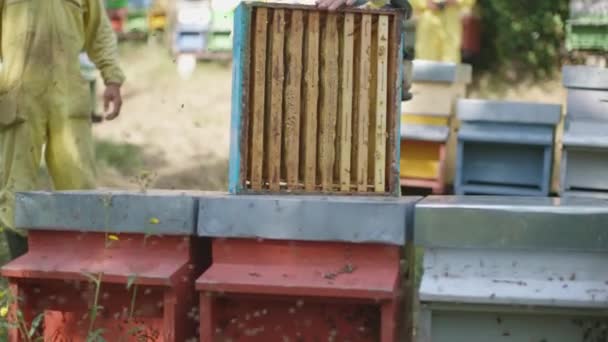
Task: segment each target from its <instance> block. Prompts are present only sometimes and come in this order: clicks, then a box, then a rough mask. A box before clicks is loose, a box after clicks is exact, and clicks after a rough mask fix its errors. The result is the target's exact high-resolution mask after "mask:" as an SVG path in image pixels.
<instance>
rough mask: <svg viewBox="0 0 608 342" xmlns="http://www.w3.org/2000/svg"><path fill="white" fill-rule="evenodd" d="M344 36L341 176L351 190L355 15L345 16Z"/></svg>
mask: <svg viewBox="0 0 608 342" xmlns="http://www.w3.org/2000/svg"><path fill="white" fill-rule="evenodd" d="M341 36H342V46H341V47H342V48H341V51H342V58H341V60H340V63H341V66H340V67H341V73H340V76H341V80H340V96H339V99H340V102H339V106H340V110H339V117H340V119H339V120H340V124H339V131H338V132H339V135H340V137H339V139H338V141H339V156H338V158H339V172H338V174H339V178H340V190H341V191H350V184H351V141H352V129H353V128H352V117H353V115H352V114H353V76H354V62H355V60H354V48H355V38H354V36H355V15H354V14H352V13H347V14H346V15H345V16H344V26H343V30H342V32H341Z"/></svg>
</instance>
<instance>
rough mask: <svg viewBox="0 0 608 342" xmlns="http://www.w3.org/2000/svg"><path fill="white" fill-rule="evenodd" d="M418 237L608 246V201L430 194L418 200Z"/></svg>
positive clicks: (440, 243)
mask: <svg viewBox="0 0 608 342" xmlns="http://www.w3.org/2000/svg"><path fill="white" fill-rule="evenodd" d="M414 241H415V242H416V244H418V245H421V246H426V247H457V248H488V249H503V248H505V249H506V248H508V249H547V250H584V251H608V201H606V200H601V199H587V198H561V199H560V198H544V197H543V198H540V197H538V198H533V197H486V196H480V197H459V196H453V197H451V196H446V197H442V196H439V197H429V198H426V199H424V200H422V201H421V202H419V203H418V204H417V205H416V210H415V223H414Z"/></svg>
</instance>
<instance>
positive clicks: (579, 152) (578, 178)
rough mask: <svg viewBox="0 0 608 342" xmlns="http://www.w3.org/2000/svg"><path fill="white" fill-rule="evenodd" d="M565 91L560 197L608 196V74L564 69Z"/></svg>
mask: <svg viewBox="0 0 608 342" xmlns="http://www.w3.org/2000/svg"><path fill="white" fill-rule="evenodd" d="M563 74H564V86H565V87H566V89H567V91H568V104H567V111H568V112H567V117H566V126H565V132H564V136H563V152H562V155H561V168H560V171H561V175H560V176H561V178H560V181H561V182H560V183H561V184H560V185H561V187H560V194H561V195H562V196H569V195H577V196H578V195H585V196H603V197H605V196H608V175H607V174H606V170H607V168H608V137H607V135H606V132H608V71H607V70H606V69H603V68H593V67H586V66H566V67H564V72H563Z"/></svg>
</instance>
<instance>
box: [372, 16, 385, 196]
mask: <svg viewBox="0 0 608 342" xmlns="http://www.w3.org/2000/svg"><path fill="white" fill-rule="evenodd" d="M388 29H389V25H388V17H387V16H383V15H381V16H380V17H379V18H378V35H377V40H376V43H377V44H378V46H377V48H376V57H375V59H376V62H377V63H376V65H377V68H378V69H377V73H376V104H375V105H376V110H375V112H376V113H375V114H376V116H375V127H374V128H375V129H374V132H375V135H376V139H375V143H374V146H375V153H374V159H375V160H374V189H375V191H376V192H384V191H385V190H386V174H385V170H386V137H387V132H386V129H387V128H386V119H387V103H388V102H387V101H388V99H387V95H388V94H387V86H388V39H389V32H388ZM372 134H373V133H372Z"/></svg>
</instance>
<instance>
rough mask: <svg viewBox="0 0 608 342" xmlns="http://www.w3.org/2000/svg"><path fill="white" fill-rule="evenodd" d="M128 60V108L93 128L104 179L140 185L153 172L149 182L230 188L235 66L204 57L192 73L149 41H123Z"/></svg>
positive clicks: (104, 183) (125, 62)
mask: <svg viewBox="0 0 608 342" xmlns="http://www.w3.org/2000/svg"><path fill="white" fill-rule="evenodd" d="M121 62H122V65H123V68H124V70H125V73H126V75H127V79H128V81H127V83H126V84H125V85H124V89H123V92H124V101H125V103H124V107H123V112H122V115H121V117H120V118H119V119H117V120H115V121H112V122H104V123H102V124H99V125H96V126H95V128H94V132H95V137H96V138H97V140H98V146H97V154H98V159H99V185H100V186H101V187H112V188H116V187H120V188H137V187H138V186H139V185H138V184H137V182H134V181H133V178H134V177H136V176H138V175H140V174H141V173H154V174H155V175H154V176H153V177H154V179H153V182H152V183H151V184H150V185H149V186H150V187H155V188H164V189H204V190H223V189H226V182H227V168H228V161H227V156H228V148H229V144H228V141H229V124H230V87H231V70H230V66H229V65H225V64H224V65H220V64H213V63H205V64H200V65H199V67H198V68H197V69H196V71H195V72H194V74H193V75H192V78H191V79H190V80H187V81H185V80H182V79H180V77H179V76H178V74H177V66H176V65H175V62H174V61H173V60H172V58H171V56H170V55H169V54H168V52H167V50H166V49H164V48H163V47H159V46H149V45H145V44H144V45H126V46H124V45H123V46H122V47H121ZM100 91H101V90H100Z"/></svg>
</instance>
